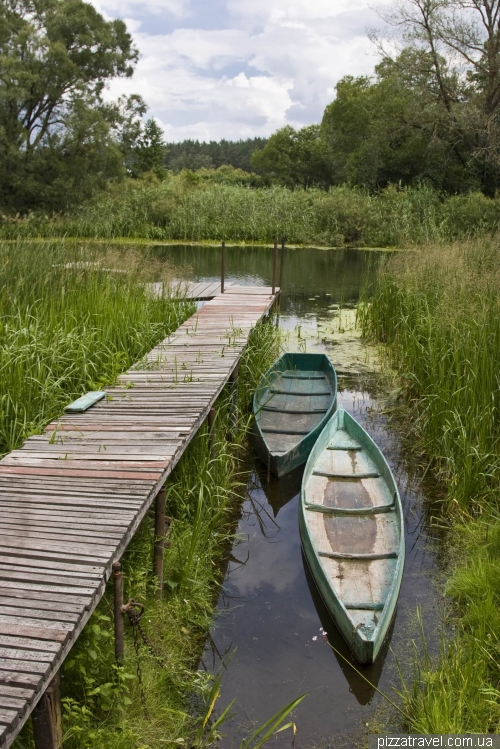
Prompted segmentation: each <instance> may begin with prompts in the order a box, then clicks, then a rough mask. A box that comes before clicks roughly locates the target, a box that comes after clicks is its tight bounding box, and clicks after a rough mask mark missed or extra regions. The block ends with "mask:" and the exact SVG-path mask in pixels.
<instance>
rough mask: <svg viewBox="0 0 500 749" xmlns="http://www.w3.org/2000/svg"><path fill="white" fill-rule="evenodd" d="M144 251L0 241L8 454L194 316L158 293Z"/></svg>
mask: <svg viewBox="0 0 500 749" xmlns="http://www.w3.org/2000/svg"><path fill="white" fill-rule="evenodd" d="M159 273H161V268H159V267H157V266H155V265H154V264H153V261H152V260H151V259H149V260H148V258H147V257H146V255H145V254H144V253H139V252H135V251H134V250H132V249H131V250H128V251H127V252H126V253H117V252H116V251H115V250H113V251H111V250H109V249H107V248H106V247H104V246H95V245H92V244H91V243H88V242H87V243H83V242H79V243H68V242H66V243H64V242H60V241H59V242H58V241H51V242H48V243H33V242H30V241H27V240H17V241H15V242H0V309H1V312H2V316H1V320H0V453H2V452H7V451H10V450H12V449H14V448H16V447H18V446H19V445H20V444H21V443H22V441H23V440H24V439H25V438H26V436H28V435H29V434H31V433H34V432H37V431H39V430H40V429H41V428H42V427H43V426H44V425H45V424H46V423H47V422H48V421H50V419H51V418H54V417H55V416H57V415H58V414H59V413H61V411H62V409H63V407H64V405H65V404H67V403H68V402H69V401H71V400H72V399H73V398H75V397H77V396H79V395H81V394H82V393H83V392H85V391H86V390H92V389H96V388H98V387H100V386H102V385H103V384H105V383H109V382H110V381H112V380H113V378H115V377H116V376H117V375H118V374H119V373H120V372H122V371H123V370H125V369H126V368H127V367H128V366H130V365H131V364H132V363H133V362H134V361H136V360H137V359H139V358H140V357H141V356H142V355H143V354H144V353H145V352H147V351H149V350H150V349H151V348H152V347H153V346H154V345H155V344H156V343H157V342H158V341H159V340H161V339H162V338H163V337H164V336H165V335H167V333H169V332H170V331H172V330H174V329H175V328H177V327H178V326H179V324H180V323H181V322H182V321H183V320H184V319H185V318H186V317H188V316H189V314H191V312H192V311H193V309H194V308H193V305H192V304H191V303H186V302H183V301H176V300H173V299H169V298H167V297H153V296H152V295H151V294H150V293H149V292H148V290H147V287H146V285H145V282H146V281H147V280H150V279H152V278H153V277H154V278H156V277H157V276H158V274H159Z"/></svg>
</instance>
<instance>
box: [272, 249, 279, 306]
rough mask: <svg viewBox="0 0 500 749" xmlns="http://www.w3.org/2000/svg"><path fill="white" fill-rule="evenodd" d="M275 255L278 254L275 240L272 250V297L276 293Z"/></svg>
mask: <svg viewBox="0 0 500 749" xmlns="http://www.w3.org/2000/svg"><path fill="white" fill-rule="evenodd" d="M277 254H278V242H277V240H276V239H275V240H274V249H273V291H272V294H273V296H274V294H275V292H276V256H277Z"/></svg>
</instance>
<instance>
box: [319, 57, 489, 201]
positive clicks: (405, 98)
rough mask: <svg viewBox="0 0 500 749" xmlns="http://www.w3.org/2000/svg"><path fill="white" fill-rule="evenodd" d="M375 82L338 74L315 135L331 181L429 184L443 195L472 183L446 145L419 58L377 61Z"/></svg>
mask: <svg viewBox="0 0 500 749" xmlns="http://www.w3.org/2000/svg"><path fill="white" fill-rule="evenodd" d="M375 71H376V77H375V79H373V80H372V79H370V78H367V77H360V78H353V77H352V76H346V77H345V78H343V79H342V80H341V81H339V83H338V84H337V87H336V91H337V96H336V98H335V100H334V101H333V102H332V103H331V104H329V105H328V106H327V107H326V109H325V112H324V115H323V120H322V124H321V138H322V141H323V142H324V148H325V149H326V152H327V154H328V158H329V160H330V168H331V175H332V177H331V179H332V182H333V183H334V184H339V183H340V184H341V183H347V184H350V185H357V186H362V187H365V188H366V189H369V190H376V189H379V188H380V187H385V186H386V185H388V184H389V183H399V184H402V185H417V184H419V183H420V182H425V183H428V184H432V185H433V186H434V187H436V188H437V189H444V190H446V191H447V192H455V191H460V192H461V191H464V190H467V189H468V187H470V186H471V185H474V184H478V183H476V182H475V181H474V180H475V178H474V176H473V175H472V174H469V173H468V172H467V169H465V168H464V163H463V159H462V158H460V157H461V154H460V153H457V151H456V150H455V149H454V148H452V147H451V146H450V144H449V143H448V141H447V140H446V135H447V131H446V128H445V126H444V124H443V119H445V110H444V107H443V105H442V103H441V104H440V103H439V97H437V96H436V92H435V87H434V84H433V79H432V64H431V61H430V60H429V56H428V54H427V53H425V52H422V51H416V50H413V49H411V48H410V49H405V50H403V52H402V53H401V54H400V55H399V57H398V58H397V59H395V60H394V61H393V60H390V59H385V60H384V61H383V62H381V63H380V64H379V65H378V66H377V67H376V68H375Z"/></svg>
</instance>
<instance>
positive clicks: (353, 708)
mask: <svg viewBox="0 0 500 749" xmlns="http://www.w3.org/2000/svg"><path fill="white" fill-rule="evenodd" d="M158 252H160V253H163V254H168V255H169V256H170V257H172V260H173V261H174V262H177V263H178V262H181V263H183V264H185V265H190V266H191V270H190V277H191V278H192V279H193V280H205V279H213V278H217V277H218V273H219V250H218V248H207V247H175V248H172V247H170V248H161V249H159V250H158ZM378 261H379V257H378V256H377V254H376V253H367V252H362V251H356V250H333V251H323V250H287V252H286V258H285V274H284V285H283V297H282V304H281V312H282V314H281V320H280V324H281V325H282V326H283V327H285V328H287V329H289V330H293V329H294V328H296V326H301V329H302V332H303V333H304V335H305V337H304V338H302V339H298V337H296V339H295V342H294V344H292V345H297V344H298V343H300V344H301V345H302V344H303V345H306V346H307V350H308V351H311V350H319V351H323V352H326V353H328V355H329V356H330V358H331V359H332V361H333V363H334V364H336V365H337V366H338V365H339V362H340V364H341V366H340V367H339V369H341V370H342V371H344V372H348V376H342V377H341V378H340V381H339V397H338V402H339V404H342V406H343V407H344V408H345V409H346V410H347V411H349V412H350V413H351V414H352V415H353V416H354V417H355V418H356V419H357V420H358V421H359V422H360V423H361V425H362V426H363V427H364V428H365V429H366V430H367V431H368V433H369V434H370V435H371V436H372V437H373V439H374V440H375V441H376V442H377V443H378V445H379V446H380V447H381V449H382V450H383V452H384V454H385V456H386V458H387V460H388V462H389V464H390V466H391V468H392V470H393V472H394V475H395V478H396V481H397V482H398V485H399V489H400V494H401V498H402V502H403V508H404V515H405V532H406V539H407V551H406V566H405V573H404V577H403V582H402V587H401V593H400V598H399V605H398V610H397V616H396V619H395V621H394V624H393V627H392V629H391V631H390V633H389V637H388V638H387V640H386V642H385V645H384V649H383V651H382V653H381V654H380V657H379V658H378V659H377V662H376V663H375V664H374V665H372V666H365V667H361V669H360V670H362V672H363V673H364V674H365V675H366V676H367V678H368V679H369V680H370V681H371V682H372V683H373V684H374V685H376V686H378V687H379V688H380V689H382V690H384V691H386V692H389V693H391V684H392V682H393V680H394V678H395V677H396V675H397V674H396V668H395V657H394V653H393V648H394V649H395V650H396V651H397V652H399V654H400V655H401V651H402V650H403V651H404V648H405V647H408V645H407V643H408V641H409V633H411V634H413V635H414V634H415V633H414V621H415V616H414V614H415V609H416V606H417V605H420V606H422V609H423V616H424V620H427V621H428V622H430V624H431V626H430V629H431V628H432V629H434V630H437V627H436V620H437V615H436V609H437V605H438V599H437V596H436V593H435V589H434V586H433V584H432V580H431V574H432V571H433V569H434V568H435V563H436V561H435V560H436V556H437V554H436V547H435V545H434V543H433V539H432V538H431V537H430V535H429V530H428V513H429V510H428V508H429V502H428V501H427V502H424V494H423V491H422V486H421V483H420V478H419V476H420V475H421V471H420V469H419V468H417V469H415V467H414V466H413V465H412V463H411V462H410V461H409V460H408V456H407V454H406V453H405V451H404V449H403V446H402V443H401V438H400V435H399V434H398V432H397V431H396V430H395V429H394V427H393V425H390V424H389V421H388V416H387V414H386V410H387V392H386V390H385V387H384V385H383V383H381V381H380V379H379V377H378V375H376V374H372V375H370V376H367V375H366V371H370V368H371V363H369V367H367V368H365V373H364V374H360V372H361V371H362V367H361V366H358V367H357V369H356V371H357V372H358V374H357V375H356V376H353V375H352V371H349V368H348V366H347V364H348V362H347V361H346V359H345V357H344V360H342V361H341V360H340V358H339V357H340V353H339V352H340V348H341V346H340V345H339V344H338V341H339V337H340V336H339V332H338V331H339V330H341V329H343V327H345V326H344V323H343V322H342V323H341V324H338V323H339V318H338V305H339V304H341V303H342V304H343V305H345V303H346V302H351V303H355V302H356V301H357V299H358V298H359V293H360V286H361V283H362V277H363V273H364V272H366V270H367V268H368V269H370V267H373V266H374V265H376V263H377V262H378ZM227 268H228V276H229V280H232V281H234V282H238V283H255V284H269V283H270V280H271V278H270V277H271V252H270V251H269V250H265V249H263V248H245V249H241V248H238V249H231V248H228V250H227ZM334 323H335V325H334ZM305 332H307V335H306V334H305ZM332 337H334V342H333V343H332ZM347 354H348V356H347V358H352V357H353V352H352V349H348V350H347ZM356 356H357V357H358V359H359V362H358V364H359V365H361V363H362V360H363V358H364V353H363V351H362V347H361V344H359V341H358V349H357V350H356ZM248 460H249V462H248V473H247V476H248V485H247V491H246V500H245V502H244V506H243V511H242V516H241V520H240V523H239V527H238V535H239V538H240V540H239V542H238V543H237V544H235V547H234V548H233V551H232V557H231V559H230V560H229V561H228V567H227V574H226V577H225V581H224V585H223V589H222V592H221V595H220V598H219V602H218V606H217V611H216V616H215V622H214V627H213V630H212V633H211V637H212V642H211V643H209V644H207V649H206V652H205V655H204V662H205V665H206V666H207V667H208V668H211V669H213V670H214V671H215V670H218V668H219V667H220V665H221V654H224V653H227V652H228V651H231V652H234V655H233V657H232V659H231V661H230V663H229V666H228V668H227V673H226V677H225V680H224V682H223V686H222V691H221V697H220V700H219V709H223V708H224V707H226V706H227V705H228V704H229V702H231V700H233V699H236V702H235V705H234V710H235V713H236V717H234V718H233V719H232V721H231V722H230V723H228V724H226V726H225V727H224V731H225V732H227V734H228V736H227V738H225V739H223V740H222V742H221V747H222V749H226V747H230V746H234V745H238V743H239V741H240V740H241V739H242V738H244V737H245V736H248V734H249V730H250V727H251V726H252V725H253V726H255V725H256V724H257V725H258V724H261V723H263V722H264V721H265V720H267V718H269V717H270V715H272V714H273V713H275V712H277V711H278V710H279V709H281V708H282V707H283V706H284V705H286V704H288V703H289V702H291V701H292V700H294V699H296V698H297V697H298V696H299V695H301V694H304V693H305V692H308V693H309V695H308V697H307V698H306V699H305V700H304V701H303V702H302V703H301V705H300V706H299V707H298V708H297V710H296V711H295V713H294V720H295V721H296V723H297V729H298V733H297V739H296V747H297V749H304V748H305V747H310V746H312V745H317V744H320V743H321V742H324V743H325V744H330V745H332V746H335V747H339V746H340V745H342V746H350V747H352V746H354V744H355V743H356V742H355V741H354V739H353V738H352V736H353V735H354V732H356V733H357V732H358V731H359V727H360V725H361V726H362V727H364V726H365V724H366V721H367V720H368V719H369V716H370V715H371V711H372V710H373V708H374V706H375V705H377V704H378V702H379V701H380V696H379V695H378V694H377V693H376V692H375V690H374V689H373V688H372V687H370V686H368V685H367V684H366V682H364V681H363V680H362V679H361V678H360V677H359V676H358V675H357V674H356V672H355V671H354V670H353V668H351V667H350V665H349V662H350V659H351V654H350V651H349V649H348V647H347V645H346V644H345V643H344V641H343V639H342V637H341V636H340V634H339V633H338V631H337V630H336V628H335V625H334V624H333V622H332V621H331V620H330V618H329V615H328V613H327V612H326V610H325V607H324V606H323V603H322V601H321V599H320V598H319V595H318V593H317V591H316V588H315V586H314V584H313V583H312V581H311V579H310V576H309V574H308V571H307V569H306V568H305V567H304V563H303V559H302V553H301V544H300V536H299V528H298V499H299V492H300V481H301V476H302V470H303V469H302V468H299V469H297V471H295V472H294V473H292V474H289V475H288V476H285V477H283V478H282V479H279V480H278V479H275V478H274V477H272V476H268V475H267V469H266V467H265V466H264V465H262V464H261V463H260V461H258V459H257V458H255V459H254V458H253V456H251V455H249V457H248ZM431 490H432V487H431ZM321 628H324V629H325V630H326V631H327V633H328V639H329V641H330V643H331V644H332V645H333V646H334V647H335V648H337V649H338V650H339V651H340V652H341V653H342V654H343V655H345V657H346V658H347V659H348V661H349V662H348V663H346V662H345V661H344V660H343V659H342V658H341V657H340V656H337V655H336V654H335V653H334V652H333V650H332V649H331V648H330V647H329V646H328V644H327V643H325V642H323V641H322V639H321V637H320V638H319V639H317V640H313V637H314V636H318V635H319V633H320V629H321ZM404 660H405V658H404V657H403V661H404ZM355 665H356V668H359V666H358V665H357V664H355ZM339 737H343V738H342V739H340V738H339ZM277 741H278V742H279V743H283V742H285V743H286V744H287V745H289V741H290V738H289V736H287V735H286V734H280V736H279V738H278V739H277Z"/></svg>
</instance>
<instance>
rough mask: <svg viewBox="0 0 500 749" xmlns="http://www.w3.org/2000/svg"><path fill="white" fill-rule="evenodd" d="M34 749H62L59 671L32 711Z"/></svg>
mask: <svg viewBox="0 0 500 749" xmlns="http://www.w3.org/2000/svg"><path fill="white" fill-rule="evenodd" d="M33 739H34V742H35V749H62V728H61V680H60V674H59V671H58V672H57V673H56V675H55V676H54V678H53V679H52V681H51V682H50V684H49V686H48V687H47V689H46V690H45V692H44V694H43V696H42V698H41V700H40V701H39V703H38V705H37V706H36V707H35V709H34V710H33Z"/></svg>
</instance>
